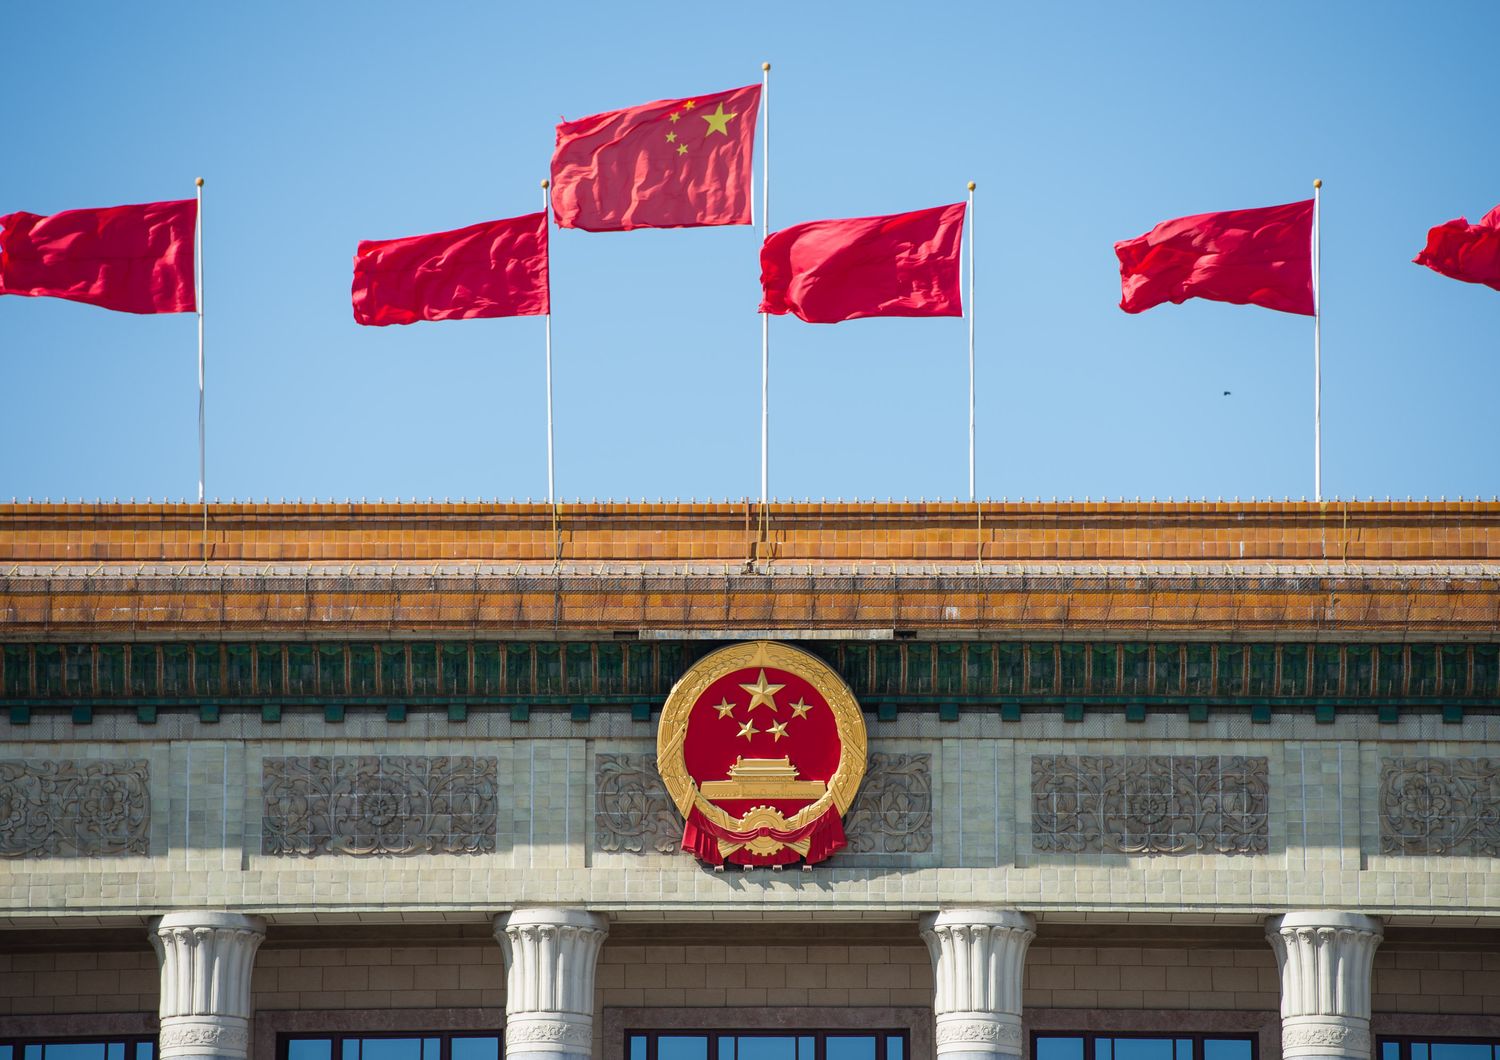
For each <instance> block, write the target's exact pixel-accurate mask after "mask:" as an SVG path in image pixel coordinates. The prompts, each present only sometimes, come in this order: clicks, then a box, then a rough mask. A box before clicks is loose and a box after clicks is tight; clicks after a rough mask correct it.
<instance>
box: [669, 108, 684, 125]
mask: <svg viewBox="0 0 1500 1060" xmlns="http://www.w3.org/2000/svg"><path fill="white" fill-rule="evenodd" d="M681 117H682V115H681V114H678V113H677V112H676V111H675V110H674V111H673V112H672V113H671V114H668V115H667V121H669V122H671V123H672V124H673V125H676V124H677V120H678V119H679V118H681Z"/></svg>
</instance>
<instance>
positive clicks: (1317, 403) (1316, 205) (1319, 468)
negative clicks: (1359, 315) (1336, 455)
mask: <svg viewBox="0 0 1500 1060" xmlns="http://www.w3.org/2000/svg"><path fill="white" fill-rule="evenodd" d="M1322 192H1323V182H1322V181H1321V180H1315V181H1313V234H1312V238H1313V245H1312V284H1313V499H1314V500H1316V501H1320V502H1321V501H1322V500H1323V287H1322V280H1323V277H1322V275H1321V273H1322V261H1321V260H1320V258H1321V257H1322V246H1323V236H1322V232H1321V231H1320V222H1321V220H1322V218H1321V217H1320V216H1319V213H1320V207H1321V206H1322V202H1321V199H1322Z"/></svg>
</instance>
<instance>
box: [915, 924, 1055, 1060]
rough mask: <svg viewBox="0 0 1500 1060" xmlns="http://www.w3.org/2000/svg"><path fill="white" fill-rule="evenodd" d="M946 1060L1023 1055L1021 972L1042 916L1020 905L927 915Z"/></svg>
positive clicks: (925, 926)
mask: <svg viewBox="0 0 1500 1060" xmlns="http://www.w3.org/2000/svg"><path fill="white" fill-rule="evenodd" d="M921 931H922V938H923V940H924V941H925V942H926V943H927V950H928V952H929V953H930V954H931V955H932V973H933V976H932V977H933V983H934V986H935V997H934V1001H933V1011H934V1013H935V1015H936V1017H937V1052H938V1056H939V1057H942V1058H943V1060H996V1058H997V1057H1000V1056H1002V1055H1003V1056H1005V1057H1017V1056H1020V1055H1021V1044H1022V1038H1021V976H1022V974H1023V973H1024V971H1025V968H1026V947H1027V946H1029V945H1030V944H1031V940H1032V939H1033V938H1035V937H1036V921H1035V920H1034V919H1033V918H1032V917H1030V916H1029V915H1027V914H1026V913H1021V912H1017V911H1016V910H1014V909H976V908H967V909H966V908H954V909H944V910H943V911H942V912H940V913H929V914H928V915H927V916H924V917H923V918H922V921H921Z"/></svg>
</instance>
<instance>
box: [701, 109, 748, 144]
mask: <svg viewBox="0 0 1500 1060" xmlns="http://www.w3.org/2000/svg"><path fill="white" fill-rule="evenodd" d="M698 117H700V118H702V119H703V120H704V121H706V122H708V132H706V133H704V134H703V135H704V136H712V135H713V134H714V133H723V134H724V135H725V136H728V135H729V119H730V118H738V117H739V114H738V113H737V112H734V113H729V114H725V113H724V104H723V103H720V104H719V107H718V109H717V110H715V111H714V112H713V113H712V114H700V115H698Z"/></svg>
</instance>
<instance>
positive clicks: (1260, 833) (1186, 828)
mask: <svg viewBox="0 0 1500 1060" xmlns="http://www.w3.org/2000/svg"><path fill="white" fill-rule="evenodd" d="M1268 794H1269V782H1268V779H1267V760H1266V759H1265V758H1252V757H1248V756H1244V755H1034V756H1032V759H1031V832H1032V835H1031V842H1032V847H1033V849H1035V850H1037V851H1042V852H1046V853H1087V852H1107V853H1116V854H1151V855H1158V854H1169V855H1177V854H1226V855H1234V854H1264V853H1266V851H1267V850H1268V849H1269V835H1268V812H1267V800H1268Z"/></svg>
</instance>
